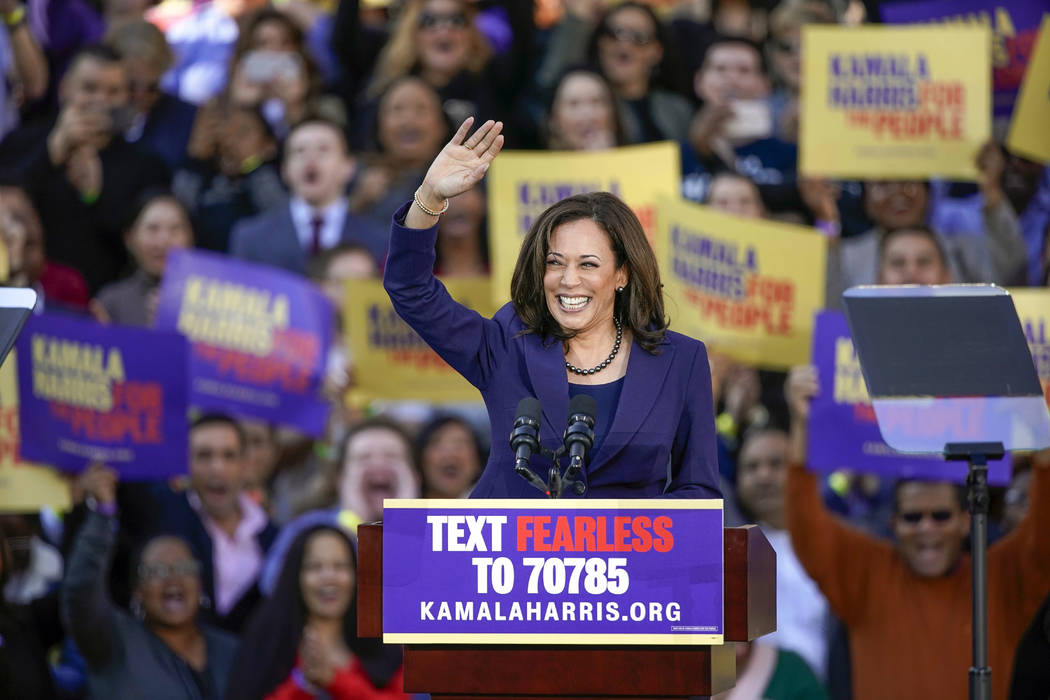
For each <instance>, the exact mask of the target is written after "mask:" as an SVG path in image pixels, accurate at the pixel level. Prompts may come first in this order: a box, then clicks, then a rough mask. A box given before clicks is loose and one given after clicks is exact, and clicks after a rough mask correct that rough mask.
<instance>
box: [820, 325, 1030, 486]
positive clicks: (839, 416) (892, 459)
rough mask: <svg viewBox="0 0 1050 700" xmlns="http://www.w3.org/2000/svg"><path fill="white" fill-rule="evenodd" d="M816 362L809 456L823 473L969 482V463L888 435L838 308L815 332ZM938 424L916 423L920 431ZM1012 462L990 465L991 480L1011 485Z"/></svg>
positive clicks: (1003, 461)
mask: <svg viewBox="0 0 1050 700" xmlns="http://www.w3.org/2000/svg"><path fill="white" fill-rule="evenodd" d="M813 364H814V365H816V367H817V374H818V376H819V378H820V393H819V394H818V395H817V396H816V397H815V398H814V399H813V403H812V404H811V405H810V409H809V440H808V454H807V455H806V459H807V461H808V462H809V467H810V468H811V469H813V470H814V471H817V472H833V471H836V470H838V469H852V470H854V471H858V472H867V473H872V474H879V475H882V476H888V477H891V478H898V479H929V480H936V481H941V480H946V481H956V482H960V483H961V482H964V481H965V480H966V473H967V467H966V465H965V464H964V463H961V462H945V461H944V459H943V458H941V457H936V456H929V457H927V456H923V455H911V454H902V453H900V452H896V451H894V450H893V448H891V447H890V446H889V445H887V444H886V443H885V441H883V439H882V434H881V433H880V432H879V425H878V423H877V422H876V420H875V411H874V410H873V409H872V407H871V402H870V400H869V398H868V389H867V386H866V385H865V383H864V377H863V375H862V374H861V369H860V362H859V361H858V360H857V354H856V352H855V350H854V349H853V339H852V338H851V337H850V332H849V324H848V323H847V322H846V317H845V316H843V315H842V314H841V313H839V312H837V311H824V312H821V313H820V314H818V315H817V324H816V329H815V330H814V333H813ZM927 428H928V429H931V430H932V429H935V428H936V427H935V426H923V425H916V426H915V429H916V430H924V429H927ZM1009 481H1010V466H1009V462H1008V461H1007V460H1005V459H1002V460H997V461H992V462H989V463H988V482H989V483H991V484H1007V483H1009Z"/></svg>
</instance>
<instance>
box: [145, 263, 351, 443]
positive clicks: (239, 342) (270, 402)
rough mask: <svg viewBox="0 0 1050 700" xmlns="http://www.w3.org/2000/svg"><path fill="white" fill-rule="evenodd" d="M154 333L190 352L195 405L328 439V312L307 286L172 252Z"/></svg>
mask: <svg viewBox="0 0 1050 700" xmlns="http://www.w3.org/2000/svg"><path fill="white" fill-rule="evenodd" d="M156 326H157V328H163V329H165V330H173V331H178V332H180V333H182V334H183V335H185V336H186V337H187V338H188V339H189V340H190V342H191V343H192V349H191V353H190V404H191V405H193V406H197V407H200V408H203V409H207V410H213V411H223V412H226V413H230V414H232V415H235V416H250V417H252V418H258V419H260V420H264V421H268V422H270V423H276V424H280V425H286V426H290V427H292V428H296V429H298V430H301V431H303V432H305V433H307V434H309V435H314V436H318V435H321V434H322V433H323V432H324V428H325V424H326V422H327V420H328V403H327V402H326V401H324V400H322V398H321V396H320V393H321V384H322V381H323V379H324V371H325V360H326V358H327V352H328V346H329V342H330V339H331V335H332V306H331V303H330V302H329V301H328V299H327V298H326V297H325V296H324V295H322V294H321V293H320V292H319V291H318V290H317V289H315V288H314V286H313V285H312V284H310V283H309V282H307V281H306V280H305V279H302V278H301V277H297V276H295V275H291V274H289V273H287V272H284V271H283V270H278V269H276V268H273V267H269V266H265V265H256V264H253V263H246V262H243V261H240V260H233V259H231V258H228V257H226V256H223V255H216V254H214V253H205V252H201V251H173V252H172V253H171V255H170V256H169V257H168V263H167V266H166V268H165V271H164V282H163V283H162V285H161V290H160V299H159V301H158V302H157V320H156Z"/></svg>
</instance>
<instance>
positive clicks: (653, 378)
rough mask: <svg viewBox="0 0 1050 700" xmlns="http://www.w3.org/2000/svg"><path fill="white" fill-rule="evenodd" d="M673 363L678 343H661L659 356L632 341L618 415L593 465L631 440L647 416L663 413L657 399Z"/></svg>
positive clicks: (599, 418) (592, 459) (594, 456)
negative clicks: (674, 344) (675, 346)
mask: <svg viewBox="0 0 1050 700" xmlns="http://www.w3.org/2000/svg"><path fill="white" fill-rule="evenodd" d="M673 362H674V346H673V345H671V344H670V343H664V344H663V345H661V346H660V354H659V355H651V354H649V353H647V352H646V351H645V350H643V349H642V347H641V346H640V345H638V343H637V342H632V343H631V357H630V358H628V360H627V374H626V375H625V376H624V382H623V389H622V390H621V391H620V401H619V403H618V404H617V405H616V415H615V416H613V422H612V425H611V426H610V427H609V432H608V433H607V434H606V435H607V437H606V439H605V441H604V442H603V443H602V446H601V448H600V449H599V450H598V452H597V454H595V455H593V456H592V457H591V459H590V463H591V464H592V465H594V466H595V467H598V466H601V463H602V461H604V460H607V459H608V458H609V457H612V456H613V455H614V454H616V452H618V451H619V450H620V449H621V448H622V447H623V446H624V445H626V444H627V443H629V442H631V438H632V437H633V436H634V434H635V433H637V432H638V430H639V429H640V428H641V427H642V423H643V422H644V421H645V419H646V418H648V417H649V416H650V415H652V414H653V413H658V412H659V410H658V409H657V407H656V406H657V402H658V401H659V400H660V393H661V391H662V390H663V387H664V379H665V378H666V377H667V373H668V371H669V370H670V369H671V365H672V364H673ZM567 410H568V407H566V411H567ZM601 419H602V416H598V417H597V419H596V420H601ZM606 420H608V418H607V417H606ZM614 435H615V437H613V436H614ZM609 438H613V439H609Z"/></svg>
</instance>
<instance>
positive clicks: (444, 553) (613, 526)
mask: <svg viewBox="0 0 1050 700" xmlns="http://www.w3.org/2000/svg"><path fill="white" fill-rule="evenodd" d="M722 566H723V561H722V501H720V500H670V499H665V500H645V501H620V500H600V499H596V500H593V501H575V500H571V501H570V500H565V501H559V500H555V501H547V502H537V501H534V500H499V501H497V500H474V501H456V500H388V501H386V504H385V507H384V510H383V640H384V641H385V642H387V643H395V644H408V643H426V644H431V643H450V644H457V643H458V644H461V643H466V642H469V643H472V644H485V643H491V644H528V643H535V642H542V643H544V644H596V643H597V644H622V643H630V644H661V645H672V644H721V643H722V641H723V637H722V635H723V621H722V609H723V591H722Z"/></svg>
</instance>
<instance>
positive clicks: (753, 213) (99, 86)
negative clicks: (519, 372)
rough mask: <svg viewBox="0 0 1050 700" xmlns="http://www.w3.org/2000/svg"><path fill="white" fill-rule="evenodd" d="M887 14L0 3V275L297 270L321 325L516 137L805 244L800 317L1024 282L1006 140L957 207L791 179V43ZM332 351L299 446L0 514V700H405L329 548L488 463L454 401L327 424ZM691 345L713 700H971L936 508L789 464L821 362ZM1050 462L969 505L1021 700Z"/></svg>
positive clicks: (940, 494)
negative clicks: (419, 205)
mask: <svg viewBox="0 0 1050 700" xmlns="http://www.w3.org/2000/svg"><path fill="white" fill-rule="evenodd" d="M879 5H880V3H879V1H878V0H864V1H863V2H861V1H860V0H779V1H777V0H679V1H678V2H669V1H662V2H655V1H654V2H642V1H638V0H627V1H624V2H614V1H612V0H535V1H534V2H533V1H530V0H395V1H393V2H376V1H374V0H373V1H369V0H365V1H363V2H362V1H361V0H274V2H273V3H272V4H271V3H270V2H267V0H204V1H195V2H189V1H188V0H162V1H161V2H159V4H158V3H156V2H155V0H138V1H134V0H27V1H26V3H25V4H23V3H22V1H21V0H0V19H2V22H0V72H2V73H3V77H4V80H2V81H0V239H2V242H3V245H4V247H5V248H6V257H7V260H8V262H9V272H8V277H7V282H8V284H10V285H13V286H23V287H31V288H33V289H35V290H36V291H37V292H38V295H39V301H38V304H37V308H36V310H35V311H36V312H37V313H43V312H45V311H46V312H48V313H52V312H59V313H67V314H74V315H79V316H84V317H87V318H93V319H94V320H95V321H97V322H98V323H101V324H126V325H132V326H142V327H149V326H151V325H152V324H153V317H154V313H155V309H156V304H157V294H158V289H159V286H160V284H161V280H162V279H163V276H164V270H165V263H166V259H167V255H168V253H169V252H170V251H171V250H174V249H181V248H200V249H205V250H209V251H214V252H216V253H220V254H226V255H229V256H231V257H233V258H237V259H241V260H246V261H250V262H254V263H259V264H263V265H269V266H273V267H276V268H281V269H283V270H286V271H288V272H290V273H293V274H296V275H300V276H303V277H305V278H307V279H309V280H312V281H313V282H314V283H316V285H317V287H318V289H319V290H321V291H322V292H323V293H324V294H326V295H327V296H328V297H329V298H330V299H331V300H332V302H333V306H334V308H335V309H336V319H335V323H336V325H337V326H338V325H339V324H340V323H341V318H342V316H341V311H340V308H341V307H342V306H343V304H344V298H345V292H344V285H345V283H346V282H347V281H348V280H351V279H378V278H379V277H381V276H382V274H383V270H384V266H385V263H386V257H387V251H388V246H389V241H390V235H391V234H390V228H391V217H392V215H393V214H394V212H395V211H396V210H398V209H399V208H400V207H402V206H403V205H405V204H406V203H407V202H410V201H412V199H413V194H414V193H415V192H416V191H417V189H418V188H419V187H420V185H421V183H422V182H423V178H424V175H425V173H426V172H427V167H428V165H429V164H430V163H431V162H432V161H433V160H434V158H435V156H436V155H437V154H438V153H439V151H441V149H442V147H443V146H444V145H445V144H446V142H448V141H449V139H450V137H451V136H452V134H453V132H454V131H455V127H458V126H459V125H460V124H461V123H462V122H463V120H464V119H465V118H467V117H475V120H476V121H475V123H476V124H482V123H483V122H485V121H487V120H489V119H493V120H499V121H501V122H502V138H504V139H505V146H504V147H505V148H508V149H532V150H551V151H600V150H605V149H613V148H617V147H620V146H627V145H633V144H641V143H648V142H654V141H672V142H674V143H676V144H677V145H678V146H679V148H680V151H681V162H682V172H681V193H682V195H683V197H685V198H687V199H691V200H693V201H696V202H699V203H703V204H706V205H708V206H710V207H713V208H715V209H718V210H721V211H724V212H727V213H729V214H732V215H735V216H738V217H744V218H748V217H750V218H764V219H774V220H780V221H787V222H792V223H796V224H801V225H805V226H809V227H812V235H814V236H825V237H826V238H827V240H828V250H829V255H828V274H827V296H826V305H827V307H828V308H837V307H839V305H840V299H841V293H842V291H843V290H844V289H846V288H848V287H850V286H853V285H856V284H908V283H918V284H942V283H949V282H995V283H998V284H1001V285H1004V286H1013V287H1018V286H1032V287H1048V286H1050V168H1048V167H1046V164H1041V163H1036V162H1033V161H1031V160H1028V159H1026V158H1024V157H1022V156H1021V155H1018V154H1015V153H1011V152H1010V151H1009V150H1007V149H1006V148H1005V147H1004V146H1003V145H1002V143H1001V141H1002V139H1001V136H1002V133H1003V129H1002V128H1001V127H1002V126H1003V125H1001V124H999V125H997V128H996V130H995V132H996V135H997V136H998V137H1000V138H999V139H998V140H995V139H993V140H992V141H991V142H989V143H987V144H985V145H984V146H983V148H981V149H980V151H979V152H978V153H977V154H975V160H976V164H977V168H978V171H979V174H980V175H979V178H978V180H977V182H976V183H975V184H974V183H962V182H946V181H940V180H929V181H925V180H878V181H872V180H869V181H864V182H860V181H841V182H840V181H836V182H832V181H827V180H823V179H819V178H809V177H804V176H802V175H800V174H799V172H798V167H797V164H798V128H799V114H800V110H799V92H800V83H801V77H800V72H801V64H802V58H803V57H802V43H801V32H802V28H803V27H804V26H806V25H811V24H843V25H850V26H855V25H858V24H862V23H869V22H878V21H879ZM921 36H922V34H921V33H917V34H916V39H917V40H921ZM487 207H488V201H487V199H486V193H485V189H484V183H483V182H482V183H481V184H480V185H478V186H474V187H472V188H470V189H469V190H468V191H466V192H464V193H462V194H460V195H459V196H456V197H455V198H453V199H451V200H450V201H449V208H448V211H447V212H445V213H444V214H443V216H442V217H441V219H440V222H439V224H438V229H437V241H436V261H435V272H436V273H438V274H440V275H442V276H443V277H457V276H458V277H471V276H484V275H487V274H489V271H490V268H489V259H488V233H489V232H488V231H487V228H486V225H487V223H486V222H487V218H486V210H487ZM421 313H424V314H425V310H424V311H422V312H421ZM671 328H672V329H674V319H673V318H672V319H671ZM336 336H337V337H336V339H335V340H334V341H333V343H334V345H333V347H332V348H331V350H330V353H329V354H330V362H329V363H328V365H329V368H330V371H329V372H328V377H327V378H326V381H325V396H326V397H327V398H328V400H330V401H331V404H332V409H333V410H332V416H333V417H332V420H331V421H330V422H329V423H330V426H329V430H328V432H327V434H326V435H325V436H323V437H321V438H318V439H314V438H310V437H307V436H304V435H301V434H298V433H296V432H295V431H292V430H290V429H288V428H285V427H281V426H276V425H271V424H267V423H264V422H260V421H257V420H249V419H245V418H243V417H240V416H229V415H225V414H213V413H204V414H196V415H194V416H193V417H192V422H191V427H190V429H189V434H188V435H187V436H186V440H187V441H188V445H189V453H188V454H189V460H188V461H189V463H188V464H187V468H186V473H187V476H186V477H185V478H181V479H176V480H173V481H170V482H159V481H158V482H131V481H126V480H121V479H120V478H119V476H118V473H117V472H116V471H115V470H114V469H112V468H111V467H110V466H108V465H104V464H91V465H87V464H85V465H84V470H83V471H82V472H81V473H80V474H77V475H74V476H71V477H70V479H69V488H70V490H71V493H72V501H73V503H74V506H73V508H72V510H71V511H69V512H68V513H55V512H53V511H51V510H48V509H43V510H41V511H40V512H37V513H31V514H26V513H18V514H3V515H0V585H2V588H3V596H2V597H0V698H26V699H28V698H41V699H48V698H62V699H64V700H73V699H79V698H146V697H149V698H172V699H173V700H174V699H175V698H180V699H181V698H192V699H200V700H219V699H220V698H227V697H228V698H245V699H246V700H247V699H251V700H262V699H263V698H276V699H292V698H310V697H321V698H334V699H337V700H339V699H347V698H398V697H407V696H406V694H405V691H404V688H403V683H402V668H401V666H402V663H401V652H400V650H399V648H398V647H393V646H386V645H383V644H382V643H380V642H379V640H375V639H364V638H360V637H358V635H357V632H356V616H357V608H356V602H355V579H356V567H357V555H356V549H355V539H354V538H355V532H356V525H357V524H358V523H361V522H369V521H373V520H379V519H381V517H382V508H383V499H384V498H390V497H406V498H412V497H422V498H462V497H466V496H468V495H469V494H470V493H471V490H472V489H473V487H474V485H475V484H476V483H477V482H478V480H479V478H480V477H481V473H482V471H483V467H484V465H485V463H486V460H487V458H488V453H489V451H490V450H492V451H497V450H507V449H508V448H507V446H506V445H505V444H504V442H503V441H504V439H505V436H503V435H490V434H489V431H488V424H487V420H486V419H485V413H484V410H483V409H480V410H479V408H478V407H477V406H463V405H455V406H435V405H428V404H425V403H422V402H382V403H373V404H370V405H365V406H362V405H358V404H355V403H353V402H348V401H347V395H348V391H349V390H350V389H352V387H353V384H354V367H353V361H352V358H351V357H350V356H349V353H348V351H347V349H346V348H345V347H344V346H343V345H342V343H343V341H342V339H341V338H340V337H338V336H339V334H336ZM700 340H705V339H703V338H701V339H700ZM708 351H709V354H710V370H711V379H712V393H713V401H714V413H715V416H716V421H715V425H716V429H717V440H718V465H719V471H720V478H721V482H722V483H721V486H722V494H723V496H724V498H725V502H726V520H727V525H735V524H743V523H749V522H755V523H758V524H760V525H761V527H762V529H763V531H764V532H765V534H766V536H767V538H768V539H769V540H770V542H771V543H772V544H773V546H774V549H775V550H776V554H777V598H778V610H777V617H778V629H777V631H776V633H775V634H773V635H769V636H767V637H763V638H760V639H758V640H755V641H754V642H753V643H750V644H741V645H739V646H738V667H737V670H738V675H739V678H740V682H739V683H738V687H737V688H736V689H734V690H733V691H730V693H729V694H728V696H727V697H728V698H731V699H732V700H750V699H754V700H759V699H760V698H765V699H770V700H777V699H781V698H783V699H787V698H818V699H819V698H835V700H842V699H847V698H856V700H866V699H868V698H884V697H900V698H929V699H934V700H936V699H940V698H944V699H945V700H949V699H950V700H958V698H961V697H964V695H965V692H966V690H965V689H966V680H965V673H966V669H967V667H968V666H969V629H970V627H969V623H968V622H966V621H967V620H969V586H970V581H969V574H968V571H969V564H968V559H967V557H968V554H967V551H966V550H967V546H968V544H967V535H968V526H969V516H968V514H967V512H966V509H967V506H966V502H965V495H964V494H963V493H961V492H960V489H959V488H957V487H956V486H954V485H952V484H948V483H928V482H916V481H905V482H900V483H893V482H890V481H888V480H886V479H881V480H880V479H879V478H877V477H874V476H871V475H866V474H859V473H852V472H837V473H835V474H834V475H832V476H830V477H824V476H819V475H815V474H813V473H812V472H810V471H809V470H808V469H807V468H806V464H805V461H806V458H805V455H806V441H807V440H810V441H812V440H820V439H821V436H820V435H819V434H813V435H807V434H806V423H807V416H808V410H809V409H808V406H809V400H810V399H812V397H813V396H815V395H817V394H818V393H819V392H820V391H821V387H820V386H819V385H818V382H817V380H816V376H815V373H814V370H813V369H812V368H809V367H798V368H796V369H794V370H793V371H792V372H791V373H790V374H787V373H782V372H774V371H770V370H767V369H762V368H757V367H752V366H748V365H745V364H742V363H739V362H737V361H734V360H733V359H731V358H730V357H728V356H727V355H725V354H722V353H721V352H719V348H718V347H717V346H711V347H709V348H708ZM21 439H22V440H23V441H29V440H37V439H47V436H35V435H25V434H23V435H21ZM1048 469H1050V452H1045V451H1044V452H1042V453H1037V454H1035V455H1032V456H1025V457H1015V459H1014V464H1013V473H1012V479H1011V482H1010V485H1009V487H1008V488H1005V489H995V490H994V494H993V495H994V499H993V508H992V513H993V523H992V540H993V544H992V546H991V548H990V552H989V562H990V563H989V579H990V581H989V607H990V610H991V616H990V621H989V632H990V644H991V646H990V654H991V657H990V658H991V665H992V668H993V685H994V689H995V696H996V697H1002V698H1005V697H1010V698H1018V699H1020V698H1045V697H1046V695H1047V692H1050V671H1048V669H1050V664H1047V663H1046V659H1047V658H1048V656H1047V654H1048V653H1050V610H1048V607H1050V599H1048V594H1050V567H1047V565H1046V562H1047V561H1050V493H1046V492H1047V491H1048V490H1050V474H1047V470H1048Z"/></svg>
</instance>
